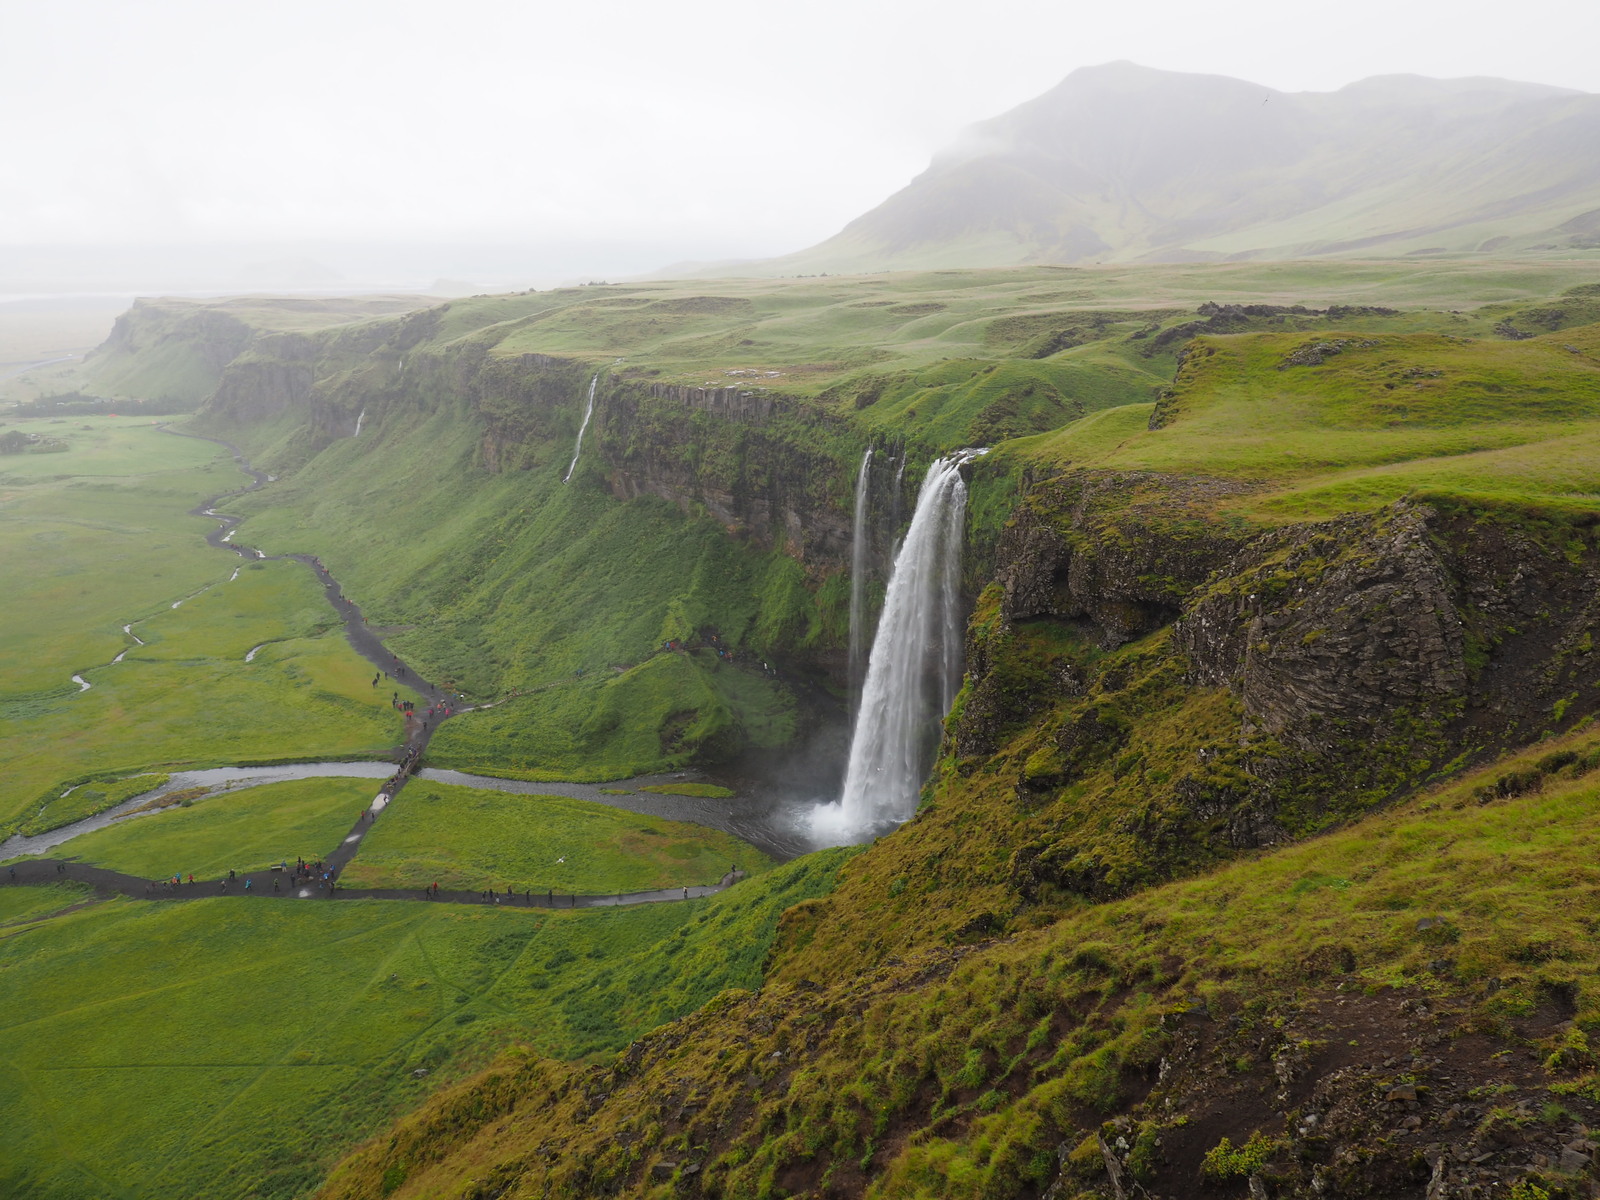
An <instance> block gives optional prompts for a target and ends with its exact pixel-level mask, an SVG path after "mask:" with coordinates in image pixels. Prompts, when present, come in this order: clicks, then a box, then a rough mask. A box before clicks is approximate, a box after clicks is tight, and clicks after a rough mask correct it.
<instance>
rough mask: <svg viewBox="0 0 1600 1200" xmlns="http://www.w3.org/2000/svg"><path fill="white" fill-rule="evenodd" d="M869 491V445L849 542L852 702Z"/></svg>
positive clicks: (857, 678)
mask: <svg viewBox="0 0 1600 1200" xmlns="http://www.w3.org/2000/svg"><path fill="white" fill-rule="evenodd" d="M871 490H872V448H871V447H870V446H869V447H868V448H867V452H866V453H865V454H864V455H862V456H861V470H860V472H858V473H857V475H856V517H855V526H854V528H853V529H852V530H851V541H850V701H851V703H852V704H853V703H855V700H856V696H857V694H858V693H859V691H860V688H861V665H862V661H863V659H864V658H865V653H864V652H865V650H866V644H867V631H866V629H864V628H863V626H864V624H865V619H866V606H867V556H868V554H869V553H871V541H872V539H871V536H870V535H869V534H868V531H867V501H868V500H869V498H870V494H871Z"/></svg>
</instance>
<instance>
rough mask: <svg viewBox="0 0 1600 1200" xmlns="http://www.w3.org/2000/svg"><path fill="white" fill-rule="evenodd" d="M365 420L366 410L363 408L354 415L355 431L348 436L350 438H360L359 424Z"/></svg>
mask: <svg viewBox="0 0 1600 1200" xmlns="http://www.w3.org/2000/svg"><path fill="white" fill-rule="evenodd" d="M366 419H367V410H366V409H364V408H363V409H362V410H361V411H360V412H358V413H357V414H356V431H355V432H354V433H352V434H351V435H350V436H351V437H360V436H361V422H363V421H365V420H366Z"/></svg>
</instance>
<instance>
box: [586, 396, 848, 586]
mask: <svg viewBox="0 0 1600 1200" xmlns="http://www.w3.org/2000/svg"><path fill="white" fill-rule="evenodd" d="M593 433H594V436H595V442H594V446H595V450H596V452H597V453H598V454H599V455H600V457H601V459H602V460H603V462H604V464H605V472H606V480H607V483H608V484H609V486H610V488H611V491H612V493H613V494H614V495H616V496H618V497H619V498H621V499H631V498H633V497H635V496H640V495H653V496H660V497H662V498H663V499H666V500H670V501H672V502H673V503H674V504H677V505H679V506H680V507H682V508H684V509H686V510H687V509H692V508H694V507H696V506H704V508H705V509H706V511H707V512H709V513H710V514H711V515H712V516H713V517H714V518H715V519H716V520H717V521H718V522H719V523H720V524H722V526H723V527H724V528H726V529H727V530H728V531H729V532H730V533H731V534H733V535H734V536H735V537H739V538H747V539H749V540H751V541H753V542H755V543H756V544H758V545H762V546H767V547H772V548H775V549H781V550H783V551H784V552H785V553H787V554H788V555H790V556H791V557H793V558H795V559H798V560H799V561H800V562H802V563H804V564H805V565H806V566H807V567H808V568H809V569H810V570H811V571H812V572H813V573H816V572H818V571H821V570H824V569H835V568H838V567H841V566H843V565H844V564H845V563H847V562H848V561H849V557H850V538H851V528H850V526H851V517H850V513H849V502H850V498H849V492H848V490H847V489H848V487H849V484H848V479H849V474H848V468H847V467H845V466H844V463H845V462H846V461H848V459H849V458H851V457H853V456H855V455H858V454H859V453H860V449H859V440H858V439H859V435H858V434H854V433H852V432H851V431H850V430H849V429H848V428H847V427H846V426H845V425H844V423H843V422H842V421H838V420H835V419H832V418H830V417H828V416H827V415H825V414H823V413H821V412H818V411H817V410H816V409H815V408H806V407H802V406H800V405H798V404H795V403H793V402H791V401H787V400H786V399H785V398H783V397H775V396H771V395H768V394H764V393H759V392H752V391H741V390H740V389H737V388H688V387H666V386H662V385H660V384H652V383H638V382H634V381H630V380H618V381H614V382H613V381H611V380H604V381H602V385H601V389H600V395H599V396H598V397H597V401H596V407H595V428H594V430H593Z"/></svg>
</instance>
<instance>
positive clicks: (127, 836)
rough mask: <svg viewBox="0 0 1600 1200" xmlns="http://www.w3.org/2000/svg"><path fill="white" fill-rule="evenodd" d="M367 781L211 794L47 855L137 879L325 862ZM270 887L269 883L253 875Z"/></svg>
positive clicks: (368, 789)
mask: <svg viewBox="0 0 1600 1200" xmlns="http://www.w3.org/2000/svg"><path fill="white" fill-rule="evenodd" d="M377 789H378V785H377V783H376V782H375V781H373V780H371V779H296V780H293V781H289V782H284V783H265V784H261V785H259V786H256V787H247V788H240V789H237V790H234V791H225V792H215V793H213V794H212V795H209V796H204V797H202V798H200V799H199V800H196V801H195V802H194V803H193V804H192V805H190V806H187V807H183V806H178V805H173V806H172V807H170V808H164V809H159V810H157V811H156V812H155V813H152V814H150V815H148V816H139V817H132V818H129V819H126V820H123V821H119V822H118V823H117V824H115V825H110V826H107V827H106V828H104V829H97V830H95V831H94V832H92V833H85V834H80V835H79V836H78V837H75V838H73V839H72V840H71V841H69V842H65V843H63V844H62V845H61V847H60V848H59V849H57V850H55V851H53V852H52V853H53V854H54V855H55V856H56V857H58V858H68V859H73V860H76V861H78V862H84V863H90V864H92V865H94V866H97V867H107V868H109V869H110V870H113V871H121V872H123V873H124V874H126V875H137V876H139V877H140V878H142V879H159V878H163V877H166V876H170V875H172V874H174V873H178V874H182V875H189V874H193V875H194V876H195V877H196V878H198V879H220V878H222V877H223V876H225V875H227V873H228V872H229V871H238V872H239V873H240V874H241V875H248V874H250V873H253V872H265V871H266V870H267V868H269V867H271V866H272V864H274V863H280V862H285V861H287V862H291V863H292V862H294V861H295V859H296V858H297V857H298V858H304V859H305V860H306V861H307V862H314V861H316V860H317V859H321V858H326V857H327V856H328V855H329V854H331V853H332V852H333V851H334V850H335V849H336V848H337V847H338V845H339V842H340V839H342V838H343V837H344V836H345V835H346V834H348V833H349V832H350V830H351V829H352V828H353V827H354V826H355V824H356V821H357V819H358V818H359V817H360V815H361V812H362V810H363V809H364V808H365V807H366V806H367V804H368V802H370V801H371V799H372V797H373V795H374V794H375V793H376V792H377ZM263 884H265V886H266V887H267V889H268V890H269V891H270V890H271V880H270V879H268V878H266V877H265V876H263V877H260V878H257V879H256V880H255V885H256V886H257V887H261V886H262V885H263Z"/></svg>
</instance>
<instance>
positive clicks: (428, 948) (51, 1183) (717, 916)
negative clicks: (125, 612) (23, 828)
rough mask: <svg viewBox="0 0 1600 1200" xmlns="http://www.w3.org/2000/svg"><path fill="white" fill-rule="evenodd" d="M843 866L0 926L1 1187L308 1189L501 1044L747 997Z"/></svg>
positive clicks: (240, 903)
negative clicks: (798, 907) (556, 900)
mask: <svg viewBox="0 0 1600 1200" xmlns="http://www.w3.org/2000/svg"><path fill="white" fill-rule="evenodd" d="M235 799H237V798H235ZM197 807H199V806H197ZM158 819H159V818H152V822H154V821H155V820H158ZM843 857H844V855H843V854H841V853H839V852H833V853H830V854H825V855H820V856H812V857H811V858H809V859H804V860H800V861H799V862H796V863H793V864H790V865H788V866H785V867H783V868H780V869H778V870H776V871H773V872H771V873H769V874H767V875H764V876H762V877H761V878H759V879H756V880H750V881H747V882H745V883H743V884H741V885H740V886H739V887H737V888H734V889H732V890H731V891H729V892H726V893H723V894H722V895H720V896H717V897H715V898H713V899H710V900H705V901H690V902H688V903H685V904H667V905H648V906H642V907H639V908H624V909H610V910H601V911H593V912H577V913H562V912H538V911H527V910H511V909H499V908H493V907H483V908H479V907H475V906H474V907H464V906H453V905H444V904H438V905H433V904H425V903H422V902H420V901H418V902H382V901H350V902H343V903H332V904H316V903H309V902H307V903H293V902H282V903H272V902H261V901H244V900H232V899H222V898H218V899H208V900H197V901H191V902H181V903H145V902H139V901H118V902H113V903H110V904H101V905H98V906H95V907H94V908H92V909H89V910H86V911H82V912H78V913H75V914H70V915H68V916H65V917H61V918H57V919H55V920H53V921H50V922H48V923H46V924H44V925H34V926H31V927H29V928H28V929H27V930H26V932H25V934H23V935H20V936H19V935H15V934H13V935H11V936H7V932H9V931H0V969H3V971H4V974H5V979H6V986H7V1013H8V1014H9V1016H8V1018H7V1019H6V1020H5V1021H4V1022H0V1055H4V1057H5V1059H6V1061H7V1062H8V1064H10V1068H9V1069H10V1070H11V1072H12V1078H13V1086H11V1087H8V1088H7V1089H5V1090H4V1094H3V1095H0V1164H3V1165H0V1191H3V1192H4V1193H5V1194H6V1195H12V1196H28V1197H30V1200H80V1198H81V1197H83V1196H86V1195H118V1196H146V1195H156V1194H159V1195H162V1196H165V1197H170V1198H172V1200H202V1198H203V1200H234V1198H244V1197H252V1198H259V1200H278V1198H284V1197H289V1196H297V1195H304V1194H306V1193H307V1192H308V1191H309V1190H310V1189H311V1188H312V1187H313V1186H314V1185H315V1184H316V1183H317V1182H318V1181H319V1180H320V1179H321V1177H322V1175H323V1173H324V1172H325V1171H326V1169H327V1167H328V1166H329V1165H330V1163H331V1162H332V1161H333V1159H334V1158H335V1157H336V1156H338V1155H339V1154H341V1153H343V1152H344V1151H345V1150H347V1149H348V1148H349V1147H350V1146H351V1145H352V1144H353V1143H354V1142H355V1141H356V1140H358V1139H359V1138H361V1137H364V1136H367V1135H368V1134H370V1133H372V1132H373V1131H375V1130H377V1129H379V1128H381V1127H382V1126H383V1125H384V1124H385V1123H386V1122H387V1121H388V1120H389V1119H390V1118H391V1117H392V1116H393V1115H394V1114H395V1112H396V1111H397V1110H399V1109H402V1108H409V1107H411V1106H414V1105H415V1104H416V1103H417V1102H418V1101H419V1100H420V1099H421V1098H422V1097H423V1096H424V1095H426V1094H427V1093H428V1092H430V1091H432V1090H433V1089H434V1088H435V1087H437V1086H438V1084H439V1082H440V1081H441V1080H448V1079H450V1078H452V1077H454V1076H456V1075H459V1074H460V1073H461V1072H462V1071H464V1070H467V1069H470V1068H471V1067H472V1066H473V1065H475V1064H478V1063H480V1062H482V1061H484V1059H485V1057H486V1056H487V1055H488V1054H489V1053H491V1052H493V1051H495V1050H497V1049H499V1048H502V1047H504V1046H506V1045H508V1044H510V1043H513V1042H521V1041H532V1043H533V1044H534V1045H535V1046H536V1047H537V1049H538V1050H539V1051H540V1052H542V1053H549V1054H558V1055H563V1056H572V1055H581V1054H584V1053H589V1052H593V1051H599V1050H607V1049H616V1048H618V1047H620V1046H622V1045H625V1044H626V1043H627V1042H628V1040H630V1039H631V1038H633V1037H636V1036H638V1034H640V1033H641V1032H643V1031H644V1030H646V1029H648V1028H651V1027H653V1026H655V1025H657V1024H659V1023H660V1022H661V1021H663V1020H666V1019H670V1018H671V1017H673V1016H676V1015H678V1014H680V1013H682V1012H685V1011H688V1010H690V1009H692V1008H694V1007H696V1006H698V1005H700V1004H702V1003H704V1002H705V1001H706V1000H708V999H709V998H710V997H711V996H713V995H715V994H716V993H717V992H718V991H720V990H722V989H723V988H725V987H750V986H754V985H755V984H757V983H758V982H759V978H760V969H761V962H762V960H763V957H764V955H765V953H766V947H767V945H768V943H769V942H770V940H771V937H772V933H773V930H774V928H775V926H776V921H777V916H778V913H779V911H780V910H781V909H782V908H783V907H785V906H786V905H788V904H790V903H793V902H795V901H799V900H803V899H805V898H807V897H809V896H814V895H816V894H818V893H819V892H820V891H823V890H826V888H827V887H828V885H829V884H830V882H831V880H832V877H833V873H834V871H836V870H837V868H838V865H839V863H840V862H841V861H842V859H843ZM22 890H23V889H17V891H18V892H21V891H22ZM27 890H28V891H29V892H37V891H40V890H41V889H27ZM14 896H15V893H9V892H7V891H5V890H4V889H0V905H4V904H18V903H19V902H18V901H16V900H15V899H14ZM8 897H11V898H8ZM41 907H43V904H42V902H41ZM0 911H7V910H5V909H0ZM19 911H20V909H19ZM419 1070H422V1071H425V1072H431V1074H428V1075H426V1076H425V1077H422V1078H418V1077H416V1076H415V1075H414V1072H416V1071H419Z"/></svg>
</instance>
